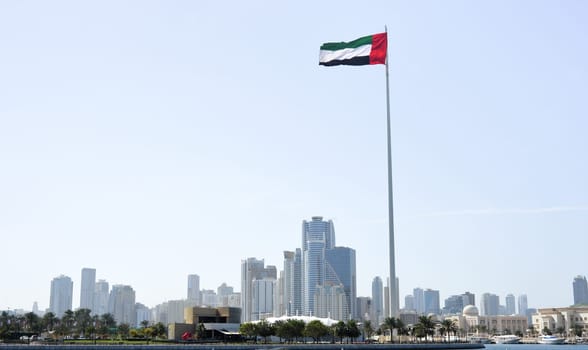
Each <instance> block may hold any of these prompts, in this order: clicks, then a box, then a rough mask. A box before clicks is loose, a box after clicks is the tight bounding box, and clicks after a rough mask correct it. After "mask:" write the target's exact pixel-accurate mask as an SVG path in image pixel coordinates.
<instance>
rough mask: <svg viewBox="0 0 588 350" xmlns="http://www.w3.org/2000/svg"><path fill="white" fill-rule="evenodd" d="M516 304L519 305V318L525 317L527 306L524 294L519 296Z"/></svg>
mask: <svg viewBox="0 0 588 350" xmlns="http://www.w3.org/2000/svg"><path fill="white" fill-rule="evenodd" d="M518 304H519V315H520V316H527V309H528V308H529V306H528V305H527V295H526V294H521V295H519V300H518Z"/></svg>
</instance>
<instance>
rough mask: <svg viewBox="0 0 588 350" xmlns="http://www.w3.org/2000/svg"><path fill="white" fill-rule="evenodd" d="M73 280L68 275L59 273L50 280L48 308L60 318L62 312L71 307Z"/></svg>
mask: <svg viewBox="0 0 588 350" xmlns="http://www.w3.org/2000/svg"><path fill="white" fill-rule="evenodd" d="M72 298H73V282H72V280H71V278H69V277H68V276H64V275H61V276H59V277H55V278H54V279H53V280H51V294H50V300H49V310H50V311H51V312H53V313H54V314H55V316H57V317H59V318H61V317H62V316H63V313H64V312H66V311H67V310H71V309H72Z"/></svg>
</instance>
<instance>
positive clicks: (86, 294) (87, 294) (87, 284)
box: [80, 268, 96, 314]
mask: <svg viewBox="0 0 588 350" xmlns="http://www.w3.org/2000/svg"><path fill="white" fill-rule="evenodd" d="M95 288H96V269H91V268H83V269H82V286H81V289H80V309H90V310H92V313H93V314H95V313H94V289H95Z"/></svg>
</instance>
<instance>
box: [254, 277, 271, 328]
mask: <svg viewBox="0 0 588 350" xmlns="http://www.w3.org/2000/svg"><path fill="white" fill-rule="evenodd" d="M275 287H276V279H275V278H261V279H256V280H253V281H252V293H253V295H252V301H251V305H252V310H251V320H253V321H255V320H263V319H266V318H268V317H271V316H273V312H274V291H275Z"/></svg>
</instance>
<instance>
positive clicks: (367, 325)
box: [362, 320, 374, 340]
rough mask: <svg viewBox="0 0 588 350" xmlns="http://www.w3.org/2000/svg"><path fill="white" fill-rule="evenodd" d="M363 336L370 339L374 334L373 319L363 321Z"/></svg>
mask: <svg viewBox="0 0 588 350" xmlns="http://www.w3.org/2000/svg"><path fill="white" fill-rule="evenodd" d="M362 328H363V337H364V339H366V340H368V339H370V338H371V337H372V335H374V327H373V326H372V321H370V320H365V321H364V322H363V327H362Z"/></svg>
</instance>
